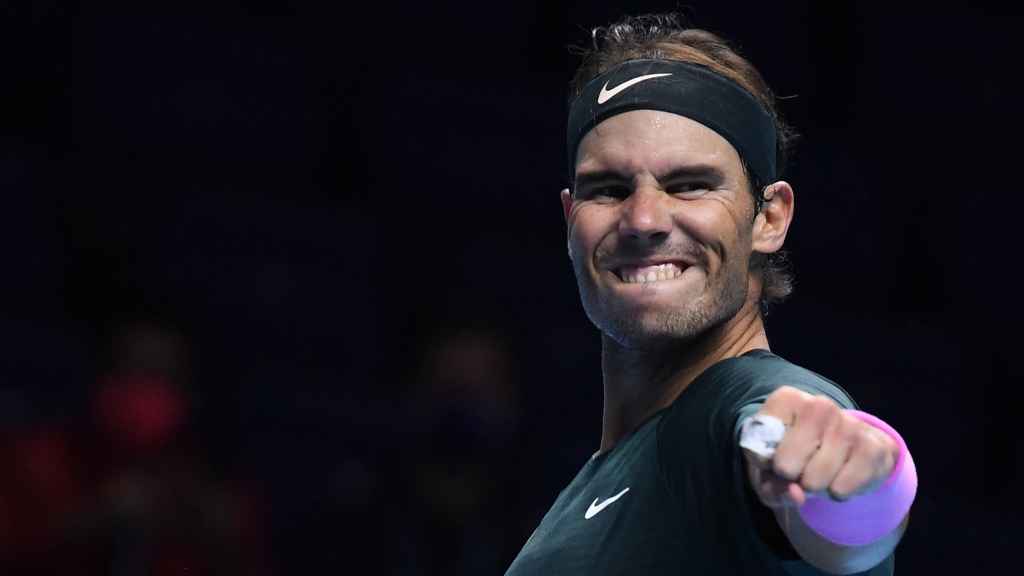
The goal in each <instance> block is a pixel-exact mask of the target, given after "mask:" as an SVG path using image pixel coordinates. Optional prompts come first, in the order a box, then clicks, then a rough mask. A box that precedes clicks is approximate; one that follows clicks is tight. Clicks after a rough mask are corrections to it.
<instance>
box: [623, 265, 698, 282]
mask: <svg viewBox="0 0 1024 576" xmlns="http://www.w3.org/2000/svg"><path fill="white" fill-rule="evenodd" d="M682 273H683V270H682V269H681V268H679V266H677V265H675V264H672V263H671V262H669V263H668V264H658V265H656V266H641V267H639V268H635V267H631V266H626V267H623V268H622V269H621V270H619V276H620V277H621V278H622V281H623V282H626V283H627V284H634V283H637V282H657V281H658V280H671V279H672V278H678V277H679V276H680V275H682Z"/></svg>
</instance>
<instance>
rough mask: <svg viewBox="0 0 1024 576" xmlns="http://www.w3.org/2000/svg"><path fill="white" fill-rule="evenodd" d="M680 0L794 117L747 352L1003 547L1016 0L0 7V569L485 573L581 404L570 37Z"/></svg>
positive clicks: (1007, 510)
mask: <svg viewBox="0 0 1024 576" xmlns="http://www.w3.org/2000/svg"><path fill="white" fill-rule="evenodd" d="M677 7H682V8H683V9H684V10H685V11H686V12H687V13H689V14H690V15H691V17H692V19H693V22H694V23H695V24H696V25H697V26H698V27H702V28H707V29H710V30H712V31H716V32H719V33H721V34H723V35H724V36H726V37H727V38H730V39H733V40H735V41H736V42H737V43H738V45H739V47H740V48H741V51H742V52H743V53H744V54H745V55H746V56H748V57H749V58H750V59H751V60H752V61H753V62H754V64H755V65H756V66H758V67H759V69H760V70H761V72H762V73H763V74H764V75H765V77H766V78H767V79H768V81H769V83H770V84H771V85H772V86H773V87H774V89H775V91H776V93H777V94H778V95H779V96H781V97H783V98H784V99H783V104H782V110H783V112H784V114H786V115H787V117H788V119H789V120H790V122H791V123H793V124H794V125H795V126H796V128H797V129H798V130H799V131H800V132H801V133H802V134H803V140H802V143H801V145H800V147H799V149H798V153H797V155H796V159H795V163H794V165H793V166H792V167H791V169H790V171H789V172H788V175H787V179H788V180H790V181H791V182H792V183H793V185H794V187H795V190H796V193H797V200H798V202H797V205H798V209H797V213H796V221H795V225H794V228H793V229H792V231H791V234H790V237H789V240H788V242H787V245H788V247H789V249H790V251H791V254H792V257H793V260H794V262H795V269H796V273H797V279H798V286H797V290H796V292H795V295H794V296H793V298H792V299H791V301H789V302H788V303H785V304H783V305H782V306H780V307H779V308H778V309H777V310H775V311H774V312H773V313H772V315H771V316H770V317H769V322H768V330H769V337H770V339H771V341H772V347H773V350H774V351H775V352H777V353H779V354H781V355H782V356H784V357H787V358H789V359H790V360H792V361H795V362H797V363H800V364H803V365H805V366H807V367H809V368H811V369H814V370H816V371H818V372H821V373H823V374H825V375H827V376H829V377H830V378H832V379H834V380H836V381H838V382H839V383H840V384H842V385H843V386H844V387H845V388H846V389H848V390H849V391H850V392H851V393H852V394H853V395H854V396H855V397H856V398H857V400H858V401H859V403H860V404H861V406H862V407H864V408H865V409H866V410H869V411H871V412H873V413H876V414H878V415H880V416H881V417H883V418H885V419H886V420H887V421H889V422H890V423H892V424H893V425H894V426H896V427H897V428H898V429H899V430H901V432H902V433H903V435H904V436H905V437H906V438H907V440H908V443H909V444H910V446H911V448H912V450H913V453H914V456H915V459H916V461H917V466H918V470H919V473H920V478H921V481H920V482H921V486H920V492H919V495H918V500H917V502H916V504H915V508H914V513H913V515H912V516H913V518H912V521H911V524H910V530H909V532H908V534H907V536H906V538H905V539H904V541H903V543H902V544H901V546H900V549H899V554H898V570H899V572H900V573H903V574H908V573H909V574H923V573H953V572H956V571H962V570H967V569H970V570H979V571H981V572H984V571H985V570H986V569H987V568H995V567H997V566H1000V565H1002V563H1003V562H1006V561H1007V560H1009V559H1010V558H1011V556H1010V551H1011V550H1010V546H1011V544H1015V543H1018V542H1019V541H1020V529H1019V527H1018V525H1017V524H1016V521H1015V514H1016V510H1017V505H1016V503H1015V500H1016V496H1017V487H1018V483H1019V462H1020V452H1021V444H1020V442H1019V441H1018V438H1017V434H1018V432H1017V428H1018V427H1017V426H1016V422H1015V421H1014V420H1013V418H1014V414H1017V413H1018V410H1019V407H1020V405H1021V403H1020V399H1021V393H1020V390H1019V386H1020V384H1021V381H1022V378H1021V371H1022V370H1021V365H1020V362H1019V358H1018V355H1019V352H1018V350H1019V341H1020V338H1019V336H1018V334H1019V331H1020V326H1021V320H1022V318H1021V313H1020V303H1019V302H1020V297H1019V295H1018V290H1017V288H1018V280H1017V276H1018V274H1017V272H1018V270H1019V263H1018V257H1019V255H1020V250H1019V248H1018V236H1019V231H1020V229H1021V227H1020V225H1019V224H1018V220H1019V218H1020V214H1021V208H1020V207H1021V205H1022V202H1021V194H1022V192H1024V190H1022V185H1021V179H1020V177H1019V175H1018V174H1017V168H1019V162H1020V159H1019V155H1020V150H1021V143H1020V142H1021V136H1020V134H1021V132H1020V130H1021V127H1022V126H1021V123H1020V117H1021V115H1020V114H1019V106H1020V105H1019V103H1018V101H1019V93H1018V91H1017V90H1016V86H1017V82H1016V81H1017V76H1018V75H1019V72H1020V55H1021V53H1020V49H1019V46H1018V40H1019V38H1018V36H1019V29H1020V25H1021V24H1022V23H1024V20H1022V18H1021V16H1020V14H1019V12H1018V11H1017V9H1015V8H1013V7H1010V6H1008V7H999V6H998V5H997V3H996V2H991V3H982V4H970V5H966V4H961V5H951V6H950V7H948V8H943V9H941V10H940V9H938V8H934V7H932V8H927V9H926V8H918V9H913V10H912V9H909V8H906V9H900V8H897V7H895V6H894V5H892V3H890V4H889V5H878V4H870V5H869V4H867V3H864V4H840V3H823V2H820V3H814V2H790V3H777V2H770V3H765V2H760V3H748V2H725V1H717V2H691V3H687V4H684V5H679V4H676V3H670V2H632V3H629V4H628V5H626V4H623V3H617V2H595V1H589V2H539V1H533V2H531V1H524V2H515V3H504V4H483V3H469V2H465V3H412V2H388V3H366V4H359V5H351V4H350V5H348V6H343V4H342V3H340V2H339V3H330V4H324V5H317V4H298V3H285V2H255V3H245V4H242V3H223V2H208V3H203V4H196V5H194V6H193V5H188V4H182V3H166V4H155V5H149V7H146V8H141V7H140V6H139V5H138V4H135V3H132V4H128V3H125V4H124V5H106V7H104V8H100V7H99V5H97V4H95V3H88V4H83V5H81V6H79V5H77V4H69V3H64V2H58V1H49V2H47V1H39V2H28V3H16V4H7V3H0V26H2V28H0V54H2V56H0V63H2V68H0V198H2V200H3V204H2V209H0V250H2V252H0V256H2V260H0V262H2V270H3V282H2V284H3V289H2V290H0V294H2V295H3V297H4V298H3V303H4V306H3V308H2V309H3V317H2V320H3V324H2V326H3V330H2V332H0V344H2V345H3V354H2V355H0V358H2V360H0V384H2V385H0V568H2V569H3V572H4V573H5V574H56V573H77V574H116V575H129V574H183V573H188V574H233V573H237V574H289V573H300V574H301V573H306V572H305V571H310V570H314V569H315V570H331V571H333V572H334V573H348V572H350V571H352V572H356V571H358V572H361V573H374V574H376V573H380V574H494V573H501V572H503V571H504V569H505V567H507V565H508V563H509V562H510V561H511V558H512V557H513V556H514V554H515V553H516V552H517V551H518V549H519V547H520V546H521V545H522V543H523V542H524V541H525V539H526V537H527V536H528V535H529V533H530V531H531V530H532V529H533V527H534V526H535V525H536V523H537V522H538V521H539V519H540V516H541V515H542V514H543V512H544V511H546V509H547V507H548V506H549V505H550V504H551V502H552V501H553V499H554V497H555V495H556V494H557V492H558V490H559V489H560V488H561V487H562V486H564V485H565V484H566V483H567V482H568V481H569V480H570V479H571V477H572V475H573V474H574V473H575V471H576V470H577V469H578V467H579V466H580V465H581V464H582V463H583V461H584V460H585V459H586V458H587V457H588V456H589V454H590V453H591V452H592V451H593V450H594V449H595V447H596V445H597V443H598V440H599V432H600V411H601V386H600V371H599V366H598V354H599V349H600V344H599V339H598V335H597V333H596V332H595V330H594V329H593V328H592V327H591V326H590V325H589V324H588V323H587V321H586V319H585V317H584V315H583V312H582V309H581V307H580V305H579V303H578V297H577V293H576V286H575V281H574V279H573V277H572V273H571V270H570V266H569V262H568V259H567V256H566V252H565V239H564V238H565V237H564V227H563V222H562V215H561V211H560V206H559V202H558V199H557V196H558V191H559V190H560V189H561V188H562V187H563V185H564V184H565V183H566V181H567V174H566V173H565V167H564V162H563V160H564V150H563V147H564V135H563V131H564V121H565V115H566V109H567V106H566V99H565V92H566V88H567V84H568V80H569V78H570V76H571V74H572V71H573V69H574V67H575V65H576V64H577V60H576V58H575V57H574V56H573V55H572V54H570V52H569V50H567V46H568V45H570V44H584V43H586V42H587V41H588V39H589V33H588V30H589V28H590V27H592V26H596V25H601V24H606V23H608V22H610V21H612V20H614V19H617V18H618V17H619V16H621V15H622V14H623V13H624V12H625V11H627V10H628V11H629V12H630V13H641V12H649V11H666V10H673V9H676V8H677Z"/></svg>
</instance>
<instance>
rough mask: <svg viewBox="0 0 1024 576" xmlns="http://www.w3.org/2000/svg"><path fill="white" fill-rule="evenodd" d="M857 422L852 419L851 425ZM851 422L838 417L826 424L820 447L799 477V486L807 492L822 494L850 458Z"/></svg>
mask: <svg viewBox="0 0 1024 576" xmlns="http://www.w3.org/2000/svg"><path fill="white" fill-rule="evenodd" d="M857 422H858V421H857V420H855V419H853V420H852V424H856V423H857ZM851 428H852V425H851V422H849V421H848V419H847V417H846V416H844V415H840V417H838V418H833V419H831V420H830V421H829V423H828V424H827V428H826V430H825V435H824V438H823V440H822V443H821V447H820V448H818V450H817V451H816V452H815V453H814V454H813V455H812V456H811V458H810V460H808V461H807V465H806V466H804V470H803V473H802V474H801V475H800V486H801V487H802V488H803V489H804V490H806V491H808V492H823V491H825V490H826V489H827V488H828V487H829V485H831V484H832V481H833V480H835V478H836V476H838V475H839V471H840V470H841V469H842V467H843V465H844V464H846V461H847V460H849V458H850V452H851V450H852V448H853V441H852V435H853V431H852V430H851Z"/></svg>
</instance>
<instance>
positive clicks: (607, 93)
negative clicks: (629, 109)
mask: <svg viewBox="0 0 1024 576" xmlns="http://www.w3.org/2000/svg"><path fill="white" fill-rule="evenodd" d="M671 75H672V73H671V72H667V73H663V74H647V75H644V76H637V77H636V78H633V79H632V80H626V81H625V82H623V83H622V84H619V85H618V86H616V87H615V88H612V89H611V90H609V89H608V83H607V82H605V83H604V86H603V87H602V88H601V93H600V94H598V95H597V103H598V104H604V103H605V102H607V101H609V100H611V99H612V98H614V97H615V95H616V94H618V93H619V92H622V91H623V90H625V89H626V88H629V87H630V86H632V85H634V84H639V83H641V82H643V81H644V80H650V79H651V78H660V77H662V76H671Z"/></svg>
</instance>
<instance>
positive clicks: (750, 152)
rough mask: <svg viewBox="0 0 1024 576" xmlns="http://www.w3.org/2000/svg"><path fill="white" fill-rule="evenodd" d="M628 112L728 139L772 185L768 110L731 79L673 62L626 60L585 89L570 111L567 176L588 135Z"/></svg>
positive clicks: (772, 148) (772, 144)
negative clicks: (676, 119) (650, 113)
mask: <svg viewBox="0 0 1024 576" xmlns="http://www.w3.org/2000/svg"><path fill="white" fill-rule="evenodd" d="M630 110H661V111H663V112H671V113H673V114H679V115H680V116H686V117H687V118H690V119H692V120H695V121H697V122H700V123H701V124H703V125H705V126H707V127H708V128H710V129H712V130H714V131H715V132H717V133H718V134H719V135H721V136H722V137H723V138H725V139H726V140H728V141H729V143H730V144H732V146H733V148H735V149H736V151H737V152H739V155H740V158H742V159H743V160H744V161H745V162H746V163H747V166H749V168H750V170H751V171H752V172H753V173H754V174H755V175H756V176H757V177H758V178H760V179H761V181H763V182H766V183H770V182H774V181H775V121H774V119H773V118H772V116H771V115H770V114H769V113H768V111H767V110H765V109H764V107H763V106H762V105H761V103H760V102H758V101H757V100H756V99H755V98H754V97H753V96H752V95H751V94H750V93H749V92H747V91H746V90H745V89H743V88H742V87H741V86H740V85H739V84H736V83H735V82H733V81H732V80H729V79H728V78H725V77H724V76H720V75H718V74H716V73H714V72H712V71H711V70H709V69H708V68H705V67H704V66H700V65H697V64H688V63H685V62H679V61H677V60H629V61H626V62H623V63H622V64H620V65H618V66H616V67H615V68H612V69H611V70H608V71H606V72H605V73H604V74H601V75H600V76H598V77H597V78H594V79H593V80H591V81H590V82H588V83H587V85H586V86H584V88H583V91H582V92H581V93H580V95H579V97H577V98H576V100H575V101H573V103H572V105H571V106H570V108H569V127H568V130H567V133H566V140H567V144H568V150H569V174H570V176H571V175H572V174H575V172H576V168H575V166H576V152H577V149H578V148H579V145H580V141H581V140H583V137H584V136H585V135H586V134H587V132H589V131H590V130H591V128H593V127H594V126H597V125H598V124H599V123H601V121H603V120H605V119H607V118H610V117H612V116H615V115H616V114H621V113H623V112H628V111H630Z"/></svg>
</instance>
